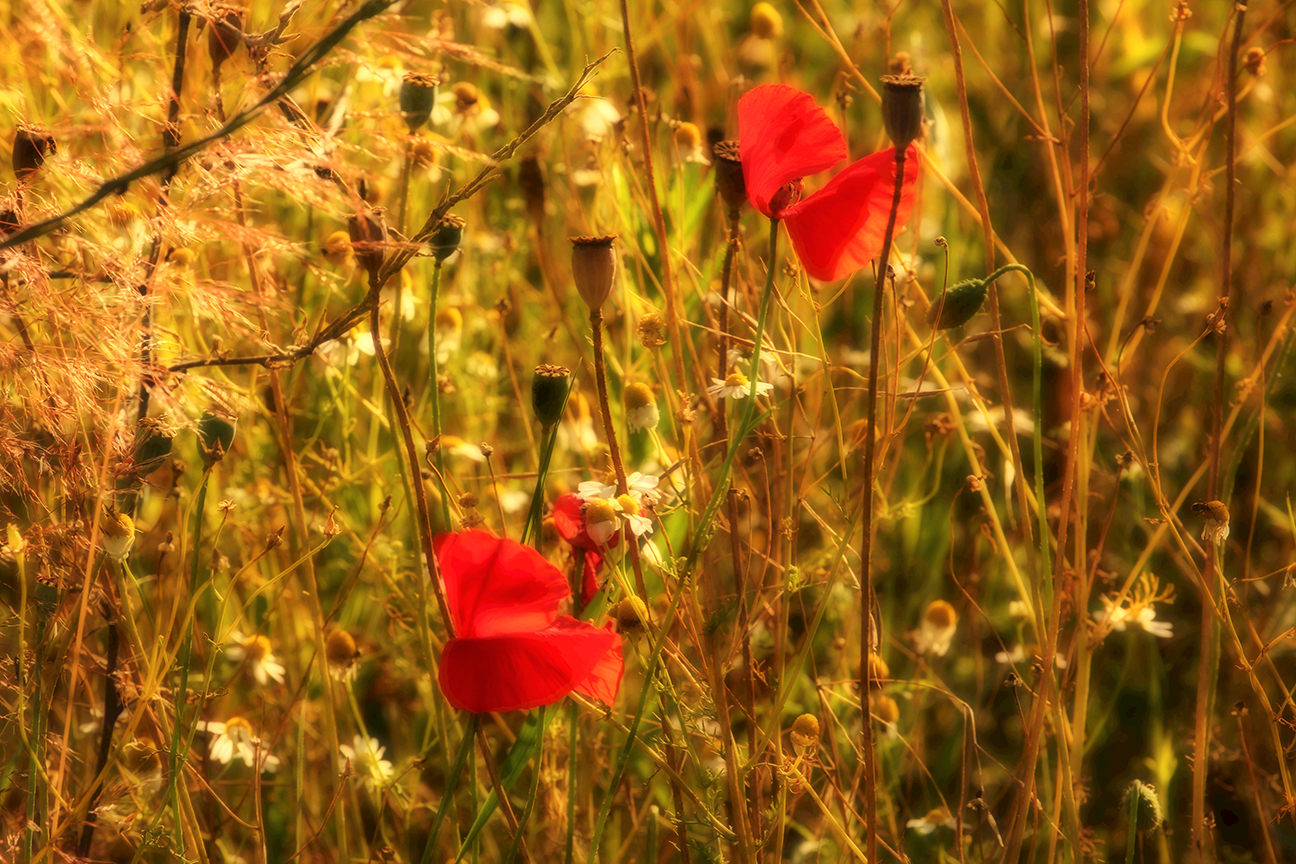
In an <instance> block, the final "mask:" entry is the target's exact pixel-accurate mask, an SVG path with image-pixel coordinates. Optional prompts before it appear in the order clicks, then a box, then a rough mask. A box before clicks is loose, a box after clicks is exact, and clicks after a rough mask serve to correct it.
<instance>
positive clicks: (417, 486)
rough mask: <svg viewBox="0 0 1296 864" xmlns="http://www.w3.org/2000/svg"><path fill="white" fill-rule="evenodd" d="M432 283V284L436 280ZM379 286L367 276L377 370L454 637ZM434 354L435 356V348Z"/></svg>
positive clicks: (419, 569)
mask: <svg viewBox="0 0 1296 864" xmlns="http://www.w3.org/2000/svg"><path fill="white" fill-rule="evenodd" d="M433 284H435V280H434V282H433ZM380 285H381V283H380V282H379V281H378V280H377V279H376V278H374V277H372V276H371V277H370V279H369V328H370V330H372V331H373V339H374V357H375V358H377V360H378V368H379V369H381V370H382V374H383V380H384V382H385V383H386V385H387V396H388V398H389V399H390V400H391V403H392V407H393V408H394V409H395V411H396V427H397V429H398V431H399V435H400V437H401V440H402V441H403V442H404V444H405V455H406V457H407V458H408V459H409V464H410V471H411V479H412V480H413V481H414V482H413V484H412V485H413V487H414V505H415V508H416V510H417V519H416V520H415V522H416V524H417V526H418V535H419V547H420V551H421V552H422V554H423V556H424V557H426V559H427V567H428V568H429V569H430V571H431V573H430V576H431V579H430V580H429V581H431V583H432V590H433V592H434V593H435V594H436V600H437V606H438V607H439V609H440V611H441V623H442V626H444V627H445V629H446V635H447V636H449V637H453V636H454V634H455V629H454V621H453V620H452V619H451V618H450V607H449V606H447V605H446V599H445V593H444V592H443V591H442V589H441V574H440V572H439V568H438V567H437V563H436V552H435V551H434V550H433V548H432V520H431V517H430V515H429V513H428V504H427V496H426V494H425V493H424V491H423V481H422V478H421V476H420V475H421V472H419V470H418V465H419V458H418V449H417V448H416V447H415V446H414V433H413V432H411V431H410V419H409V409H408V408H407V407H405V400H404V399H402V398H401V393H400V386H399V385H398V384H397V383H396V374H395V373H394V372H392V368H391V363H390V362H388V360H387V352H386V351H384V350H383V347H382V340H381V338H380V336H381V334H382V327H381V325H380V324H379V322H378V290H379V287H380ZM433 352H434V356H435V348H434V349H433ZM433 404H435V402H434V403H433ZM434 422H435V421H434ZM444 500H445V499H444V495H443V496H442V501H443V502H444ZM416 560H417V556H416ZM416 570H417V578H419V579H420V580H422V578H423V565H422V564H419V565H418V567H417V568H416Z"/></svg>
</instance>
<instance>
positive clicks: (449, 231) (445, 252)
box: [428, 213, 468, 264]
mask: <svg viewBox="0 0 1296 864" xmlns="http://www.w3.org/2000/svg"><path fill="white" fill-rule="evenodd" d="M467 224H468V223H467V222H465V221H464V220H462V219H460V218H459V217H458V216H455V215H454V214H453V213H450V214H446V215H445V216H444V217H442V219H441V221H440V222H438V223H437V227H436V230H434V231H433V232H432V236H431V237H430V238H428V246H429V247H430V248H431V249H432V257H433V258H435V259H436V261H437V264H440V263H441V262H442V261H444V260H446V259H447V258H449V257H450V256H451V255H453V254H454V253H455V252H456V251H457V250H458V249H459V244H460V242H462V241H463V231H464V226H465V225H467Z"/></svg>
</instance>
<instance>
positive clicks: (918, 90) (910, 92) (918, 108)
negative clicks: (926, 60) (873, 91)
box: [882, 75, 926, 152]
mask: <svg viewBox="0 0 1296 864" xmlns="http://www.w3.org/2000/svg"><path fill="white" fill-rule="evenodd" d="M925 113H926V100H925V98H924V96H923V79H922V78H919V77H918V76H916V75H883V76H882V123H883V125H884V126H885V127H886V131H887V134H888V135H890V136H891V143H893V144H895V148H896V150H897V151H899V152H904V150H905V149H906V148H907V147H908V146H909V144H910V143H911V142H913V141H916V140H918V139H919V138H921V137H922V124H923V115H924V114H925Z"/></svg>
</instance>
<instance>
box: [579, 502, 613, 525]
mask: <svg viewBox="0 0 1296 864" xmlns="http://www.w3.org/2000/svg"><path fill="white" fill-rule="evenodd" d="M615 519H616V511H615V510H613V509H612V504H611V503H610V502H608V501H604V500H603V499H601V498H599V499H596V500H594V501H591V502H589V503H588V504H586V505H585V522H586V523H587V524H589V525H597V524H599V523H600V522H612V521H614V520H615Z"/></svg>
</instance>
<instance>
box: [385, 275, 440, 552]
mask: <svg viewBox="0 0 1296 864" xmlns="http://www.w3.org/2000/svg"><path fill="white" fill-rule="evenodd" d="M440 293H441V262H440V261H438V262H436V264H435V265H434V266H433V268H432V299H431V301H430V308H429V309H428V366H429V370H430V372H429V374H430V376H431V381H430V384H431V392H430V393H429V394H428V397H429V398H430V399H431V400H432V440H433V441H435V442H437V448H436V456H435V457H434V458H435V460H436V474H437V476H436V482H437V487H438V488H439V489H440V490H441V519H442V521H443V522H444V525H445V530H447V531H449V530H450V529H451V527H452V525H451V523H450V493H449V492H447V491H446V484H445V455H444V454H443V453H442V452H441V381H440V377H441V376H440V372H439V370H438V369H437V345H436V316H437V296H438V295H439V294H440ZM399 311H400V310H397V312H399ZM375 344H377V343H375ZM393 398H396V397H393ZM411 464H412V467H414V468H415V470H416V471H417V465H418V463H417V462H413V463H411ZM415 476H418V474H417V473H416V474H415Z"/></svg>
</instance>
